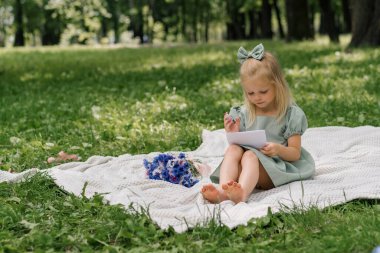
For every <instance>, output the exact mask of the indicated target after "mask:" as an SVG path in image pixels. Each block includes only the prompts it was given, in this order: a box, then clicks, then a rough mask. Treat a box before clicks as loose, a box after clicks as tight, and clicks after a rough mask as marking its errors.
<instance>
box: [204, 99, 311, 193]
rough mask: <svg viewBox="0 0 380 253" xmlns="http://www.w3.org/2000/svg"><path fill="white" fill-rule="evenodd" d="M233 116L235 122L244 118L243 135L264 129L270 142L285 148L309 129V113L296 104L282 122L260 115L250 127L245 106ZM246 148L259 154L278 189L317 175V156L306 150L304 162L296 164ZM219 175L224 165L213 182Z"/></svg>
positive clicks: (303, 155) (233, 113)
mask: <svg viewBox="0 0 380 253" xmlns="http://www.w3.org/2000/svg"><path fill="white" fill-rule="evenodd" d="M230 115H231V116H232V118H233V119H235V118H236V117H240V132H242V131H250V130H259V129H264V130H265V133H266V136H267V141H268V142H274V143H280V144H282V145H285V146H286V145H288V138H289V137H291V136H292V135H295V134H300V135H302V134H303V133H304V132H305V130H306V129H307V119H306V116H305V113H304V112H303V111H302V109H301V108H299V107H298V106H297V105H295V104H294V105H291V106H290V107H289V108H288V110H287V112H286V116H285V117H284V118H283V119H282V120H281V121H280V122H278V121H277V119H276V117H273V116H256V119H255V121H254V122H253V124H252V125H251V126H248V123H247V122H248V114H247V110H246V108H245V107H244V106H242V107H233V108H231V110H230ZM242 147H244V148H245V149H247V150H251V151H252V152H255V154H256V155H257V157H258V158H259V160H260V162H261V164H262V165H263V167H264V169H265V170H266V172H267V173H268V175H269V177H270V178H271V179H272V182H273V184H274V186H276V187H277V186H280V185H283V184H286V183H289V182H292V181H296V180H303V179H308V178H310V177H312V176H313V175H314V172H315V164H314V160H313V157H312V156H311V155H310V154H309V152H307V151H306V150H305V149H304V148H302V147H301V157H300V159H299V160H298V161H294V162H288V161H284V160H282V159H281V158H280V157H278V156H274V157H269V156H266V155H264V154H263V153H261V152H260V151H259V150H257V149H255V148H253V147H249V146H242ZM219 173H220V165H219V166H218V168H217V169H216V170H215V171H214V172H213V174H212V175H211V180H212V182H214V183H219Z"/></svg>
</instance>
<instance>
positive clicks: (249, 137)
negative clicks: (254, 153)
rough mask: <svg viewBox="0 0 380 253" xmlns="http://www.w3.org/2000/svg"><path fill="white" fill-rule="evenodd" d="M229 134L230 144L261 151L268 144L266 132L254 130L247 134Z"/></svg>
mask: <svg viewBox="0 0 380 253" xmlns="http://www.w3.org/2000/svg"><path fill="white" fill-rule="evenodd" d="M226 134H227V140H228V143H230V144H238V145H244V146H250V147H254V148H257V149H260V148H262V147H264V146H265V144H266V143H267V136H266V135H265V130H253V131H245V132H230V133H226Z"/></svg>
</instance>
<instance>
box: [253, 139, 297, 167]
mask: <svg viewBox="0 0 380 253" xmlns="http://www.w3.org/2000/svg"><path fill="white" fill-rule="evenodd" d="M260 151H261V152H262V153H263V154H264V155H267V156H279V157H280V158H281V159H282V160H285V161H289V162H294V161H297V160H299V159H300V157H301V135H299V134H296V135H293V136H291V137H289V139H288V146H287V147H286V146H284V145H281V144H278V143H273V142H269V143H267V144H266V145H265V146H264V147H263V148H262V149H260Z"/></svg>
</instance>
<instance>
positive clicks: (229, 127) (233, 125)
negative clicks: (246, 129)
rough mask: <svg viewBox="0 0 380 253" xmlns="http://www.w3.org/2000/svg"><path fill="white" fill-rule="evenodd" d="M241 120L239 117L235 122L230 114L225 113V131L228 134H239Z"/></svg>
mask: <svg viewBox="0 0 380 253" xmlns="http://www.w3.org/2000/svg"><path fill="white" fill-rule="evenodd" d="M239 128H240V118H239V117H237V118H236V119H235V122H234V121H233V119H232V117H231V116H230V115H229V114H228V113H224V129H225V130H226V132H239Z"/></svg>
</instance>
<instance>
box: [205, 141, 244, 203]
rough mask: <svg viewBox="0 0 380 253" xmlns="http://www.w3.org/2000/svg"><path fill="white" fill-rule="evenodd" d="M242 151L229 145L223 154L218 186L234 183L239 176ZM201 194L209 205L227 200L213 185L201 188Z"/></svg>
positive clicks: (238, 147) (222, 192)
mask: <svg viewBox="0 0 380 253" xmlns="http://www.w3.org/2000/svg"><path fill="white" fill-rule="evenodd" d="M243 153H244V151H243V148H241V147H240V146H237V145H230V146H229V147H228V148H227V150H226V152H225V154H224V160H223V162H222V164H221V167H220V179H219V184H220V185H222V184H225V183H227V182H229V181H231V180H234V181H236V180H237V179H238V176H239V172H240V171H239V170H240V169H239V167H240V160H241V158H242V155H243ZM201 193H202V195H203V197H204V198H205V199H207V200H208V201H210V202H211V203H220V202H222V201H224V200H226V199H228V197H227V195H226V194H225V193H224V191H222V190H221V189H217V188H215V186H214V185H212V184H208V185H205V186H203V187H202V190H201Z"/></svg>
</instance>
